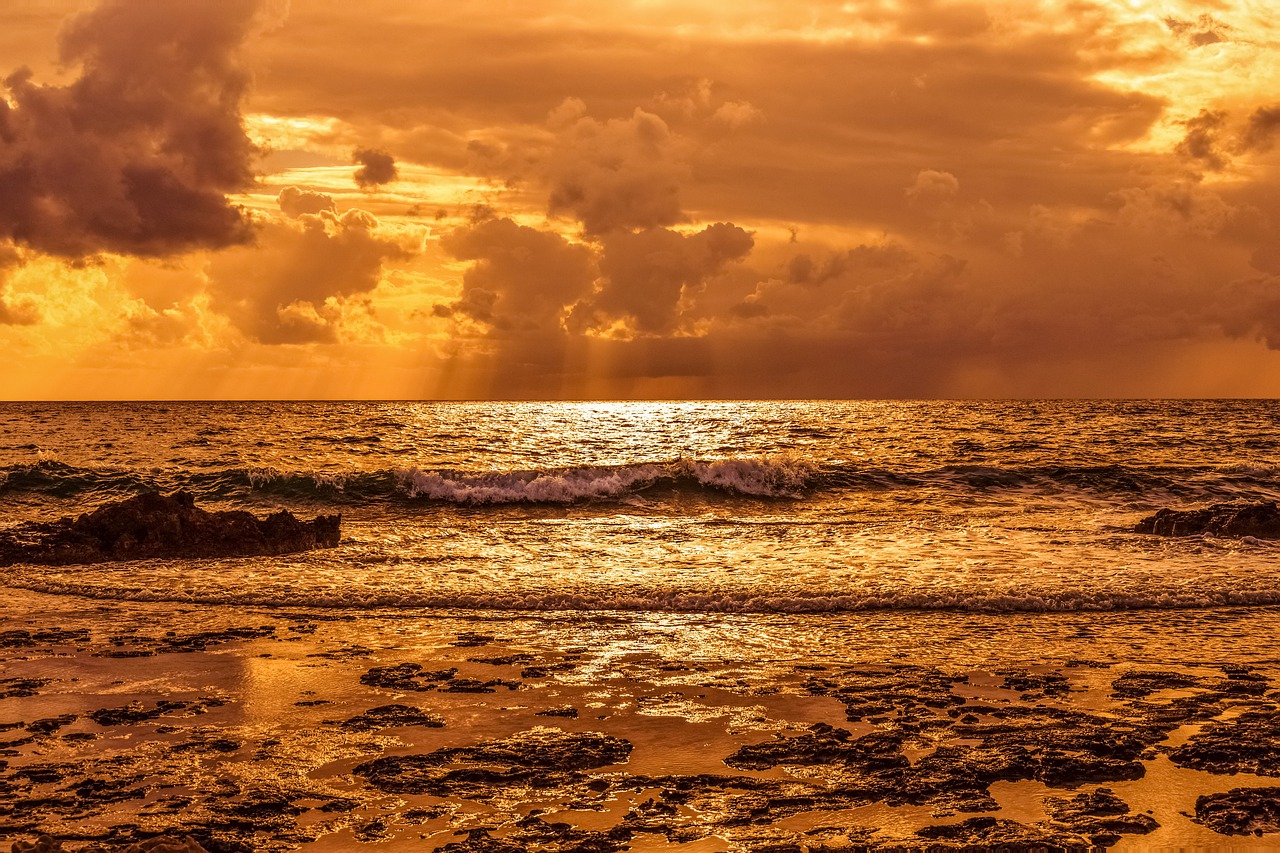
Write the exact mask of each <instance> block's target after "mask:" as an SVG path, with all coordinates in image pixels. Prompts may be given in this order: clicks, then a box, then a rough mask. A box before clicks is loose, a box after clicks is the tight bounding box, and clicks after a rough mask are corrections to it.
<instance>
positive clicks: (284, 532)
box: [0, 491, 342, 566]
mask: <svg viewBox="0 0 1280 853" xmlns="http://www.w3.org/2000/svg"><path fill="white" fill-rule="evenodd" d="M341 521H342V516H341V515H320V516H317V517H316V518H315V519H314V520H312V521H299V520H298V519H297V518H295V517H294V516H293V514H292V513H290V512H288V511H287V510H281V511H280V512H277V513H273V514H272V515H269V516H267V517H266V518H264V519H259V518H257V517H255V516H254V515H253V514H252V513H249V512H244V511H242V510H232V511H228V512H208V511H206V510H203V509H200V508H198V507H197V506H196V505H195V498H194V497H193V496H192V495H191V494H190V493H189V492H185V491H179V492H174V493H173V494H172V495H161V494H159V493H156V492H152V493H149V494H142V495H137V496H135V497H132V498H128V499H126V500H122V501H117V502H114V503H108V504H103V505H102V506H100V507H98V508H97V509H95V510H94V511H93V512H90V513H85V514H84V515H81V516H79V517H77V518H62V519H59V520H58V521H53V522H37V523H32V524H26V525H22V526H20V527H17V528H15V529H12V530H8V531H5V532H4V533H3V534H0V566H3V565H10V564H13V563H36V564H39V565H47V566H63V565H72V564H77V563H106V562H116V561H124V560H145V559H152V558H158V557H159V558H166V557H167V558H173V557H185V558H192V557H197V558H198V557H252V556H264V555H276V554H292V553H296V552H299V551H311V550H314V549H316V548H332V547H333V546H335V545H337V544H338V540H339V539H340V538H341V531H340V526H341Z"/></svg>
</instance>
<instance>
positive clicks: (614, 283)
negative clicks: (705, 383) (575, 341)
mask: <svg viewBox="0 0 1280 853" xmlns="http://www.w3.org/2000/svg"><path fill="white" fill-rule="evenodd" d="M602 245H603V250H602V254H601V258H600V272H601V275H602V279H601V283H600V286H599V287H598V289H597V290H596V292H595V293H594V294H593V295H592V296H591V297H590V298H589V299H586V300H584V301H582V302H580V303H579V304H578V305H576V306H575V307H574V309H573V312H572V314H571V316H570V320H569V323H570V327H571V328H572V329H574V330H576V331H586V330H591V331H596V332H605V333H621V334H622V335H623V336H631V335H641V336H643V335H661V334H672V333H675V332H679V331H686V330H685V329H683V328H682V324H681V319H682V318H681V314H682V310H681V309H682V307H684V306H687V305H688V304H690V303H691V302H692V301H693V300H694V298H695V297H696V296H697V294H698V292H699V291H700V290H701V289H702V288H703V287H704V286H705V285H706V283H707V280H708V279H709V278H710V277H711V276H713V275H715V274H717V273H719V272H720V271H721V270H723V269H724V268H725V267H726V266H727V265H728V264H730V263H732V262H734V261H738V260H741V259H742V258H744V257H746V256H747V254H748V253H750V251H751V249H752V247H753V246H754V245H755V241H754V239H753V238H752V236H751V234H749V233H748V232H747V231H745V230H743V229H742V228H739V227H738V226H736V225H733V224H732V223H725V222H719V223H716V224H714V225H709V226H707V227H706V228H704V229H703V230H701V231H698V232H696V233H694V234H688V235H686V234H681V233H680V232H678V231H672V230H669V229H666V228H650V229H646V230H644V231H636V232H631V231H615V232H613V233H611V234H609V235H607V236H606V237H605V238H604V240H603V244H602Z"/></svg>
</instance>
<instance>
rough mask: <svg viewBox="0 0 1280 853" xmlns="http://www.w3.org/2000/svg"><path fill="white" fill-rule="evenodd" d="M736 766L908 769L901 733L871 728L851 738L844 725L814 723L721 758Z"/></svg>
mask: <svg viewBox="0 0 1280 853" xmlns="http://www.w3.org/2000/svg"><path fill="white" fill-rule="evenodd" d="M724 763H725V764H728V765H729V766H730V767H733V768H736V769H738V770H767V769H770V768H773V767H777V766H778V765H780V764H792V765H829V764H837V763H838V764H842V765H846V766H849V767H852V768H854V769H857V770H861V771H863V772H875V771H878V770H890V771H893V772H895V773H898V772H901V771H905V770H907V769H908V767H909V766H910V765H909V762H908V761H907V757H906V756H905V755H903V753H902V737H901V736H895V735H890V734H887V733H885V732H873V733H871V734H868V735H864V736H863V737H860V738H856V739H855V738H854V737H853V735H852V734H850V733H849V732H848V731H846V730H845V729H838V728H835V727H834V726H830V725H827V724H826V723H814V724H813V725H812V726H810V727H809V733H808V734H805V735H801V736H800V737H794V738H778V739H775V740H771V741H765V742H764V743H756V744H748V745H746V746H743V747H741V748H740V749H738V751H737V752H735V753H734V754H733V755H730V756H729V757H728V758H726V759H725V760H724Z"/></svg>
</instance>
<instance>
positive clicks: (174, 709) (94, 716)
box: [89, 699, 226, 726]
mask: <svg viewBox="0 0 1280 853" xmlns="http://www.w3.org/2000/svg"><path fill="white" fill-rule="evenodd" d="M224 704H226V703H225V701H224V700H221V699H196V700H192V701H189V702H174V701H172V700H169V699H162V700H160V701H159V702H157V703H156V704H155V707H154V708H147V707H145V706H144V705H143V704H142V703H141V702H130V703H129V704H128V705H125V706H124V707H123V708H99V709H98V710H97V711H94V712H92V713H90V714H89V719H91V720H93V721H94V722H95V723H97V724H98V725H100V726H122V725H133V724H135V723H143V722H146V721H148V720H154V719H156V718H157V717H163V716H166V715H172V714H176V713H178V712H184V713H185V714H187V715H190V714H203V713H204V712H205V711H207V710H208V709H209V708H210V707H216V706H218V705H224Z"/></svg>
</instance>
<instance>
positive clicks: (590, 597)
mask: <svg viewBox="0 0 1280 853" xmlns="http://www.w3.org/2000/svg"><path fill="white" fill-rule="evenodd" d="M5 583H6V584H7V585H8V586H11V587H14V588H18V589H25V590H29V591H32V592H39V593H45V594H49V595H69V596H77V597H82V598H91V599H95V600H108V601H139V602H173V603H182V604H193V605H233V606H252V607H306V608H318V609H339V610H433V611H435V610H472V611H505V612H529V613H549V612H557V613H599V614H606V613H610V612H627V613H637V612H643V613H708V614H725V613H730V614H731V613H744V614H750V613H759V614H769V613H789V614H814V615H818V614H839V613H859V612H882V611H918V612H957V613H990V614H1002V613H1105V612H1120V611H1162V610H1170V611H1173V610H1208V609H1217V608H1248V607H1272V606H1277V605H1280V589H1255V590H1239V589H1225V588H1224V589H1196V590H1188V589H1184V588H1179V589H1151V590H1145V591H1134V590H1099V591H1093V592H1082V591H1068V590H1026V591H1022V592H1009V591H973V592H963V591H946V592H944V591H937V592H911V591H900V592H875V593H840V592H825V593H824V592H813V593H804V594H763V593H759V592H752V591H742V592H731V591H705V592H704V591H689V590H658V591H653V592H651V593H648V594H645V593H636V592H628V593H609V592H601V593H590V592H574V593H569V592H548V591H539V590H528V591H522V590H512V591H494V590H489V591H485V592H449V593H425V592H412V591H396V590H387V589H373V588H359V589H357V588H351V587H345V588H343V589H341V590H339V589H335V588H332V587H330V588H325V589H316V590H311V591H308V590H306V589H299V588H296V587H292V586H290V587H268V588H258V589H253V590H249V589H245V588H243V587H237V588H234V589H227V588H216V589H214V588H211V589H191V588H190V587H186V586H184V587H183V588H182V589H181V590H178V589H164V588H161V587H157V586H153V585H142V584H139V585H134V586H125V585H112V584H102V583H93V582H91V581H86V580H84V579H82V578H76V579H70V578H66V577H47V576H45V577H14V578H10V579H7V580H6V581H5Z"/></svg>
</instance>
